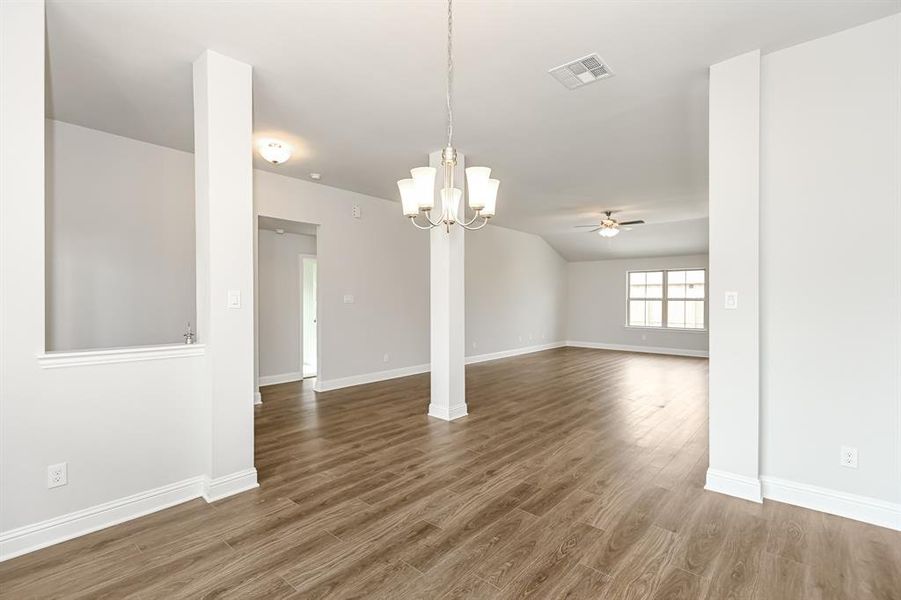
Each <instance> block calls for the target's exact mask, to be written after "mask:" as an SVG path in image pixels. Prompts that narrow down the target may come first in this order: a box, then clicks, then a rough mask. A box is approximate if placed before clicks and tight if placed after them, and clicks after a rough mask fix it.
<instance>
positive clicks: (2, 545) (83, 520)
mask: <svg viewBox="0 0 901 600" xmlns="http://www.w3.org/2000/svg"><path fill="white" fill-rule="evenodd" d="M203 485H204V478H203V477H192V478H190V479H185V480H184V481H179V482H176V483H172V484H169V485H164V486H162V487H158V488H156V489H152V490H147V491H146V492H141V493H138V494H134V495H132V496H127V497H125V498H119V499H118V500H113V501H112V502H106V503H104V504H98V505H97V506H92V507H90V508H86V509H83V510H79V511H75V512H72V513H69V514H65V515H61V516H59V517H54V518H52V519H47V520H46V521H41V522H40V523H35V524H33V525H26V526H25V527H19V528H17V529H12V530H10V531H5V532H3V533H0V561H4V560H8V559H10V558H14V557H16V556H21V555H22V554H27V553H29V552H33V551H35V550H40V549H41V548H46V547H47V546H52V545H53V544H58V543H60V542H64V541H66V540H71V539H73V538H76V537H79V536H82V535H86V534H88V533H92V532H94V531H98V530H100V529H105V528H107V527H111V526H113V525H118V524H119V523H124V522H125V521H130V520H132V519H137V518H138V517H142V516H144V515H148V514H150V513H153V512H157V511H159V510H163V509H165V508H169V507H170V506H175V505H176V504H181V503H182V502H187V501H188V500H193V499H194V498H199V497H200V496H201V494H202V492H203Z"/></svg>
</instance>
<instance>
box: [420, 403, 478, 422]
mask: <svg viewBox="0 0 901 600" xmlns="http://www.w3.org/2000/svg"><path fill="white" fill-rule="evenodd" d="M468 414H469V412H468V410H467V407H466V405H465V404H463V405H460V406H454V407H450V408H448V407H446V406H439V405H436V404H429V416H430V417H435V418H436V419H442V420H444V421H453V420H454V419H459V418H460V417H465V416H466V415H468Z"/></svg>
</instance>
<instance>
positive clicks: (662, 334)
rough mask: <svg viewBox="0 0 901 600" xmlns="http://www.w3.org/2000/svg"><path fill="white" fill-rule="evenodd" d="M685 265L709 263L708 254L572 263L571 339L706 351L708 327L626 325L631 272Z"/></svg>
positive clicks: (569, 276)
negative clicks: (667, 327) (627, 288)
mask: <svg viewBox="0 0 901 600" xmlns="http://www.w3.org/2000/svg"><path fill="white" fill-rule="evenodd" d="M625 235H628V234H625ZM685 267H704V268H706V267H707V255H703V254H702V255H695V256H664V257H660V258H622V259H614V260H599V261H592V262H574V263H568V264H567V265H566V274H567V279H568V283H569V293H568V299H567V309H566V328H567V339H568V340H570V341H574V342H588V343H595V344H609V345H616V346H639V347H648V348H667V349H673V350H690V351H706V350H707V332H706V331H703V332H702V331H679V330H672V329H670V330H661V329H637V328H629V327H626V273H628V272H629V271H632V270H642V269H679V268H685ZM708 286H709V282H708Z"/></svg>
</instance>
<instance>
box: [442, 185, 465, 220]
mask: <svg viewBox="0 0 901 600" xmlns="http://www.w3.org/2000/svg"><path fill="white" fill-rule="evenodd" d="M447 192H448V190H447V188H444V189H442V190H441V205H442V206H443V207H444V214H445V215H447V218H448V219H450V222H451V223H453V222H455V221H456V220H457V218H458V217H459V214H460V199H461V198H462V197H463V190H461V189H460V188H451V190H450V192H451V193H450V197H448V193H447Z"/></svg>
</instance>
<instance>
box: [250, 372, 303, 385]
mask: <svg viewBox="0 0 901 600" xmlns="http://www.w3.org/2000/svg"><path fill="white" fill-rule="evenodd" d="M301 379H303V373H301V372H300V371H294V372H293V373H279V374H278V375H260V378H259V386H260V387H262V386H265V385H278V384H280V383H290V382H292V381H300V380H301Z"/></svg>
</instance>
